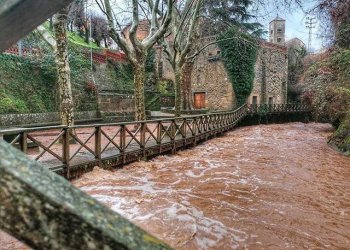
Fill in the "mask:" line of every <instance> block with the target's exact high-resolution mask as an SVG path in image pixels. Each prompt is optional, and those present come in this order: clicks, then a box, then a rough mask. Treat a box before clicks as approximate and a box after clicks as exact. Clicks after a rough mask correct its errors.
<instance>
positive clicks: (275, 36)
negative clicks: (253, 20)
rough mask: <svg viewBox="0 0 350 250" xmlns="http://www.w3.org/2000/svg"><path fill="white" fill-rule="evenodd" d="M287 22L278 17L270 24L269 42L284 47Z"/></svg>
mask: <svg viewBox="0 0 350 250" xmlns="http://www.w3.org/2000/svg"><path fill="white" fill-rule="evenodd" d="M285 34H286V20H284V19H282V18H280V17H278V16H277V17H276V18H275V19H274V20H272V21H271V22H270V25H269V36H270V39H269V41H270V42H271V43H276V44H280V45H284V43H285V42H286V36H285Z"/></svg>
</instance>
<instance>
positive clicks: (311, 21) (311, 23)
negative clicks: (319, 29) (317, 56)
mask: <svg viewBox="0 0 350 250" xmlns="http://www.w3.org/2000/svg"><path fill="white" fill-rule="evenodd" d="M305 25H306V28H307V29H309V41H308V45H307V50H308V52H309V53H310V54H311V44H312V29H314V28H316V18H315V17H309V16H308V17H306V22H305Z"/></svg>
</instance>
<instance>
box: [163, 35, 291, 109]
mask: <svg viewBox="0 0 350 250" xmlns="http://www.w3.org/2000/svg"><path fill="white" fill-rule="evenodd" d="M215 39H216V37H215V36H211V37H205V38H203V39H201V40H200V41H199V44H201V45H205V44H208V43H211V42H213V41H215ZM220 54H221V51H220V49H219V47H218V46H217V45H216V44H213V45H210V46H209V47H207V48H206V49H205V50H204V51H203V52H202V53H201V54H200V55H199V56H198V57H197V58H196V60H195V61H194V63H193V66H192V72H190V74H191V76H190V78H191V85H192V95H195V94H196V93H204V94H205V103H206V108H207V109H210V110H230V109H232V108H234V107H235V105H236V98H235V93H234V90H233V86H232V84H231V81H230V79H229V76H228V74H227V72H226V69H225V66H224V63H223V61H222V60H221V56H220ZM163 77H164V78H167V79H171V80H173V78H174V76H173V72H172V71H171V70H170V69H169V65H168V62H166V60H163ZM185 77H186V76H185ZM287 79H288V58H287V48H286V47H285V46H283V45H278V44H274V43H270V42H265V41H260V42H259V50H258V57H257V62H256V64H255V80H254V87H253V91H252V94H251V95H250V97H249V98H248V103H249V104H253V103H256V104H262V103H270V104H272V103H273V104H284V103H287Z"/></svg>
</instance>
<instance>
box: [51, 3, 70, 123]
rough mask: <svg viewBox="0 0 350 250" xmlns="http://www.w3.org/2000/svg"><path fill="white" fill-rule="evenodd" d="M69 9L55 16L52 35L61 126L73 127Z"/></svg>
mask: <svg viewBox="0 0 350 250" xmlns="http://www.w3.org/2000/svg"><path fill="white" fill-rule="evenodd" d="M68 10H69V8H68V7H67V8H64V9H63V10H61V11H60V12H59V13H57V14H56V15H55V18H54V24H53V26H54V33H55V39H56V50H55V53H56V56H55V59H56V64H57V75H58V87H59V100H60V117H61V124H62V125H66V126H72V125H74V111H73V97H72V87H71V79H70V67H69V61H68V39H67V31H66V27H67V16H68Z"/></svg>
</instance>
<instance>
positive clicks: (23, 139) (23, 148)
mask: <svg viewBox="0 0 350 250" xmlns="http://www.w3.org/2000/svg"><path fill="white" fill-rule="evenodd" d="M19 145H20V149H21V151H22V152H23V153H25V154H27V152H28V142H27V132H22V133H21V138H20V142H19Z"/></svg>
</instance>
